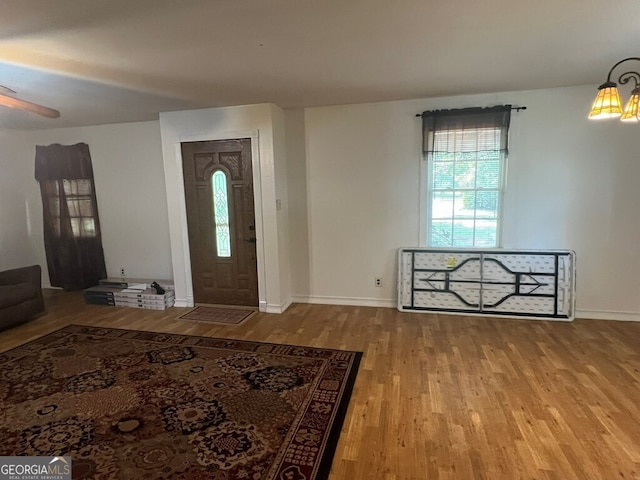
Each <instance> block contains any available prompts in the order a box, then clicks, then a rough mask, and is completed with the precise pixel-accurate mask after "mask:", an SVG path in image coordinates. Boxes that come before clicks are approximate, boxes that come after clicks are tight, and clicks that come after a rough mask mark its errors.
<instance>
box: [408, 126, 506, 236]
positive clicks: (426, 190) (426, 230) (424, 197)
mask: <svg viewBox="0 0 640 480" xmlns="http://www.w3.org/2000/svg"><path fill="white" fill-rule="evenodd" d="M511 131H512V128H510V129H509V130H508V133H507V135H508V136H509V139H508V140H509V142H511ZM509 156H510V153H508V154H507V155H506V156H505V157H504V159H503V161H502V162H501V165H500V185H499V189H498V192H499V193H498V195H499V199H498V204H499V206H498V211H497V218H496V222H497V226H496V245H495V247H492V248H502V247H503V230H504V218H505V198H506V196H507V172H508V163H509ZM427 157H428V155H427V154H426V153H421V161H420V195H419V201H420V208H419V213H420V222H419V223H420V224H419V228H420V233H419V245H420V246H421V247H430V248H440V247H432V246H431V245H430V243H431V235H430V232H431V222H432V219H431V207H432V205H431V203H432V200H431V199H432V195H431V191H432V183H431V178H432V176H431V173H432V165H431V162H429V160H428V158H427ZM442 248H447V247H442ZM451 248H458V249H459V248H460V247H451ZM466 248H470V249H486V248H487V247H466Z"/></svg>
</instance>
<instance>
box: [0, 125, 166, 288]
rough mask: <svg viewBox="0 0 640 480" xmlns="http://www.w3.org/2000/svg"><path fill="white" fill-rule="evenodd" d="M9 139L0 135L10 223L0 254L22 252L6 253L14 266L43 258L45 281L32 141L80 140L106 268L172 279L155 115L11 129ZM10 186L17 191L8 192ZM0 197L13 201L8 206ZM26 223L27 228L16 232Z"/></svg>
mask: <svg viewBox="0 0 640 480" xmlns="http://www.w3.org/2000/svg"><path fill="white" fill-rule="evenodd" d="M11 138H13V141H12V142H8V143H4V142H3V148H2V156H1V158H2V161H3V166H4V162H6V163H7V165H8V166H9V168H10V170H9V173H10V175H8V176H5V175H4V174H3V179H8V178H11V182H7V186H6V188H5V185H3V186H2V189H1V190H0V191H1V192H2V193H0V196H1V197H2V198H0V201H2V207H0V215H2V217H7V222H6V223H5V221H3V222H2V225H3V227H2V230H3V232H5V233H7V234H8V232H9V231H10V230H11V233H10V234H8V235H9V236H10V237H11V238H12V240H11V243H12V244H13V245H9V244H7V245H6V247H5V244H4V242H3V244H2V245H0V252H2V259H4V258H8V257H9V253H8V252H13V251H14V249H15V250H16V251H18V252H22V253H21V254H20V256H19V257H16V256H14V255H13V254H12V255H11V260H12V261H13V262H14V263H15V264H16V265H17V264H25V263H39V264H40V265H42V267H43V270H44V272H45V273H44V275H43V276H44V279H43V281H44V284H45V285H48V281H49V278H48V273H47V270H46V256H45V252H44V241H43V234H42V204H41V199H40V191H39V187H38V183H37V182H36V181H35V179H34V178H33V169H34V159H35V146H36V145H49V144H52V143H60V144H63V145H72V144H75V143H78V142H84V143H87V144H88V145H89V150H90V152H91V159H92V164H93V170H94V180H95V184H96V197H97V201H98V213H99V216H100V225H101V228H102V244H103V249H104V255H105V262H106V267H107V274H108V275H110V276H120V268H121V267H124V268H125V271H126V274H127V276H130V277H145V278H146V277H148V278H155V279H166V278H171V276H172V272H171V256H170V245H169V228H168V222H167V204H166V195H165V191H164V170H163V166H162V151H161V148H160V145H161V144H160V129H159V123H158V122H141V123H128V124H117V125H101V126H92V127H82V128H64V129H51V130H40V131H32V132H20V133H17V132H15V133H12V134H11ZM16 139H18V140H16ZM8 150H9V151H8ZM9 156H10V157H11V158H8V157H9ZM3 181H4V180H3ZM12 185H13V186H12ZM12 188H15V190H16V191H15V192H14V193H10V194H8V193H7V192H8V191H10V190H11V189H12ZM20 197H21V198H20ZM6 198H8V201H9V204H10V205H13V207H7V204H5V199H6ZM18 198H20V199H19V200H18ZM19 203H20V204H22V205H23V206H22V208H21V209H18V207H17V204H19ZM25 208H26V210H27V211H26V213H25ZM20 210H21V211H20ZM3 220H4V219H3ZM25 220H26V221H25ZM5 225H6V226H7V227H6V229H5ZM25 229H26V232H28V233H26V234H18V233H17V232H20V231H21V230H25ZM25 238H26V241H25ZM22 242H24V243H22ZM18 245H19V246H18ZM16 258H18V259H19V261H18V260H16ZM2 263H5V261H4V260H3V261H2Z"/></svg>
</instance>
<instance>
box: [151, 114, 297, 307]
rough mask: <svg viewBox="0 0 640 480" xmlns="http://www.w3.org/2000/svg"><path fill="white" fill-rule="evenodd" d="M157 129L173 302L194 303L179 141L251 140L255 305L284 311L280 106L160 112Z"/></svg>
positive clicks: (284, 229) (283, 164)
mask: <svg viewBox="0 0 640 480" xmlns="http://www.w3.org/2000/svg"><path fill="white" fill-rule="evenodd" d="M160 126H161V133H162V151H163V157H164V168H165V178H166V198H167V201H168V205H169V211H168V213H169V226H170V237H171V252H172V261H173V272H174V282H175V286H176V304H177V305H182V306H187V305H193V286H192V282H191V266H190V258H189V242H188V236H187V227H186V226H187V221H186V212H185V202H184V185H183V180H182V157H181V153H180V143H181V142H190V141H202V140H217V139H227V138H251V139H252V154H253V157H252V159H253V173H254V175H253V180H254V200H255V208H256V237H257V239H258V243H257V256H258V297H259V307H260V310H261V311H267V312H273V313H278V312H281V311H284V310H285V309H286V308H287V307H288V306H289V303H290V301H291V299H290V295H289V291H288V285H289V279H288V277H289V271H288V269H286V268H287V266H288V265H287V260H286V259H281V258H280V255H281V254H283V253H284V252H285V249H286V245H282V242H283V238H284V239H288V225H287V223H288V219H287V217H286V215H282V214H279V212H278V211H277V209H276V203H277V202H276V200H277V199H280V201H281V204H282V205H283V208H284V212H286V211H287V210H286V208H287V207H286V202H287V191H286V182H282V181H278V180H277V177H278V175H280V173H279V172H278V171H277V170H278V169H280V168H286V151H285V143H284V128H285V125H284V114H283V113H282V111H281V110H280V108H279V107H277V106H275V105H269V104H262V105H248V106H241V107H224V108H209V109H203V110H191V111H184V112H168V113H162V114H160ZM284 175H285V176H286V171H285V173H284Z"/></svg>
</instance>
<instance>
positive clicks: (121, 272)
mask: <svg viewBox="0 0 640 480" xmlns="http://www.w3.org/2000/svg"><path fill="white" fill-rule="evenodd" d="M120 275H122V276H123V277H124V267H120Z"/></svg>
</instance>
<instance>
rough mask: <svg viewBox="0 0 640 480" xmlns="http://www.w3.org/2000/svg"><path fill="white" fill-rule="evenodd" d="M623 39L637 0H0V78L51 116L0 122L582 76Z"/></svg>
mask: <svg viewBox="0 0 640 480" xmlns="http://www.w3.org/2000/svg"><path fill="white" fill-rule="evenodd" d="M639 46H640V2H639V1H638V0H606V1H605V0H533V1H532V0H526V1H525V0H508V1H507V0H483V1H478V0H440V1H438V0H55V1H52V0H2V1H1V2H0V62H1V63H0V85H6V86H7V87H10V88H12V89H13V90H16V91H17V92H18V97H19V98H21V99H24V100H28V101H31V102H36V103H40V104H44V105H47V106H49V107H52V108H56V109H58V110H60V112H61V117H60V118H58V119H55V120H51V119H46V118H43V117H38V116H36V115H34V114H29V113H25V112H20V111H14V110H10V109H8V108H5V107H0V128H24V129H34V128H53V127H66V126H79V125H95V124H101V123H114V122H130V121H142V120H151V119H156V118H158V113H159V112H161V111H171V110H185V109H191V108H204V107H217V106H224V105H242V104H251V103H262V102H272V103H275V104H277V105H280V106H281V107H284V108H288V107H304V106H316V105H335V104H345V103H361V102H371V101H384V100H399V99H406V98H421V97H431V96H442V95H457V94H466V93H482V92H496V91H512V90H527V89H536V88H547V87H558V86H568V85H582V84H593V85H597V84H600V83H602V82H603V81H604V80H605V77H606V74H607V72H608V71H609V68H610V67H611V66H612V65H613V64H614V63H615V62H617V61H618V60H620V59H622V58H624V57H628V56H638V55H640V49H639V48H638V47H639ZM638 67H640V65H638ZM588 101H591V99H588Z"/></svg>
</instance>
